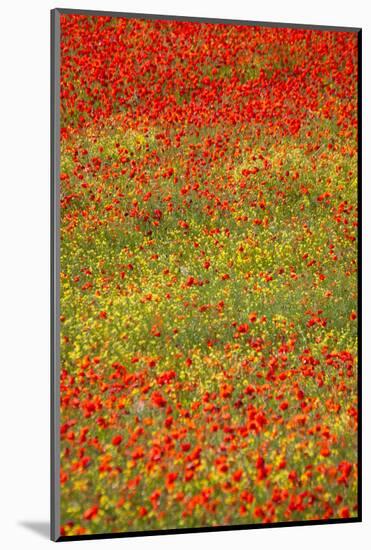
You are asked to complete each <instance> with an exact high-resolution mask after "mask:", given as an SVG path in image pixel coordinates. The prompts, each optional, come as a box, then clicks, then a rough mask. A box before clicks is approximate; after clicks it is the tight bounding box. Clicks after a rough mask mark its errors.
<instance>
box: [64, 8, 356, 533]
mask: <svg viewBox="0 0 371 550" xmlns="http://www.w3.org/2000/svg"><path fill="white" fill-rule="evenodd" d="M357 40H358V36H357V33H356V32H340V31H331V32H329V31H319V30H307V29H302V30H300V29H289V28H266V27H260V26H244V25H234V24H233V25H232V24H215V23H197V22H189V21H156V20H140V19H135V18H133V19H131V18H130V19H128V18H109V17H97V16H94V17H92V16H86V15H71V14H62V15H61V90H60V101H61V121H60V122H61V162H60V187H61V194H60V212H61V213H60V225H61V227H60V232H61V273H60V293H61V297H60V300H61V317H60V325H61V369H60V371H61V372H60V407H61V422H60V447H61V449H60V451H61V471H60V488H61V534H62V535H65V536H71V535H84V534H98V533H114V532H132V531H147V530H151V531H153V530H161V529H184V528H202V527H213V526H226V525H234V526H238V525H251V524H272V523H276V522H292V521H294V522H297V521H307V520H329V519H334V518H344V519H347V518H356V517H357V515H358V510H357V500H358V494H357V486H358V480H357V430H358V429H357V410H358V403H357V397H358V396H357V384H358V382H357V355H358V354H357V334H358V330H357V328H358V318H357V273H358V265H357V236H358V229H357V186H358V183H357V125H358V120H357V78H358V76H357V71H358V69H357V56H358V47H357Z"/></svg>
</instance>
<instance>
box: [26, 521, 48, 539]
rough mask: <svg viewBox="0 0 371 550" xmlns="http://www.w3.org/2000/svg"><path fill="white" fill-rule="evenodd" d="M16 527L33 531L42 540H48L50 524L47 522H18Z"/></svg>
mask: <svg viewBox="0 0 371 550" xmlns="http://www.w3.org/2000/svg"><path fill="white" fill-rule="evenodd" d="M18 525H21V526H22V527H25V528H26V529H29V530H30V531H33V532H34V533H36V534H37V535H39V536H40V537H42V538H43V539H49V538H50V523H49V522H48V521H20V522H18Z"/></svg>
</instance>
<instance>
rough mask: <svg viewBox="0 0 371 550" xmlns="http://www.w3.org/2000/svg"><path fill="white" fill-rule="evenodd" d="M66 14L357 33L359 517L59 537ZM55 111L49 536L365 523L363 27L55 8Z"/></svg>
mask: <svg viewBox="0 0 371 550" xmlns="http://www.w3.org/2000/svg"><path fill="white" fill-rule="evenodd" d="M63 14H73V15H86V16H108V17H115V18H129V19H130V18H131V19H146V20H166V21H186V22H198V23H225V24H231V25H246V26H260V27H271V28H289V29H308V30H319V31H338V32H354V33H356V34H357V39H358V87H357V89H358V98H357V100H358V101H357V103H358V159H357V172H358V173H357V176H358V197H357V199H358V208H359V224H358V242H357V254H358V319H357V323H358V325H357V327H358V328H357V330H358V416H359V424H358V449H357V453H358V471H359V477H358V515H357V517H352V518H344V519H343V518H334V519H328V520H303V521H288V522H276V523H264V524H248V525H225V526H217V527H196V528H180V529H165V530H156V531H151V530H149V531H133V532H115V533H100V534H87V535H74V536H61V535H60V487H59V468H60V457H59V454H60V442H59V434H60V414H59V403H60V383H59V376H60V341H59V338H60V322H59V317H60V284H59V277H60V223H59V221H60V206H59V193H60V183H59V178H60V38H61V31H60V16H61V15H63ZM50 58H51V96H50V97H51V100H50V103H51V111H50V117H51V118H50V142H51V143H50V145H51V147H50V158H51V168H50V173H51V186H50V197H51V202H50V206H51V212H50V227H51V240H50V257H51V285H50V286H51V296H50V305H51V314H50V326H51V334H50V342H51V360H50V364H51V370H50V380H51V387H50V392H51V409H50V418H51V423H50V425H51V431H50V442H51V446H50V455H51V458H50V460H51V469H50V472H51V503H50V510H51V512H50V518H51V520H50V537H51V540H53V541H56V542H63V541H74V540H89V539H109V538H123V537H146V536H155V535H166V534H186V533H197V532H217V531H237V530H249V529H262V528H263V529H267V528H276V527H295V526H310V525H324V524H328V525H334V524H341V523H358V522H361V521H362V29H361V28H357V27H338V26H325V25H312V24H294V23H277V22H262V21H248V20H234V19H217V18H202V17H188V16H187V17H186V16H177V15H163V14H162V15H154V14H143V13H123V12H114V11H99V10H82V9H66V8H55V9H53V10H51V55H50Z"/></svg>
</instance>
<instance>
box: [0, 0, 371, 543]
mask: <svg viewBox="0 0 371 550" xmlns="http://www.w3.org/2000/svg"><path fill="white" fill-rule="evenodd" d="M367 4H369V2H367V1H366V0H365V1H364V2H361V1H356V0H347V1H341V0H334V1H330V0H319V1H316V0H310V1H308V2H300V1H299V0H296V1H295V0H293V1H284V0H272V1H269V2H268V1H266V0H260V1H256V0H255V1H254V2H251V3H250V2H247V1H246V0H245V1H240V2H239V1H237V0H235V1H234V0H223V1H217V0H214V1H213V0H186V1H184V2H182V1H179V0H171V1H166V2H165V1H163V0H155V1H152V2H149V1H143V0H135V1H134V0H131V1H124V0H122V1H113V0H108V1H107V2H103V0H100V1H94V0H88V1H85V2H81V1H78V0H75V1H73V2H62V1H61V2H60V3H59V4H55V3H54V2H50V1H47V0H33V1H32V0H31V1H30V0H18V1H17V2H14V3H13V2H11V0H7V1H6V3H5V5H2V7H1V16H0V17H1V19H0V21H1V25H0V41H1V45H0V55H1V63H0V94H1V100H0V109H1V113H0V139H1V142H2V144H1V165H0V184H1V189H0V193H1V194H0V224H1V228H0V238H1V246H0V277H1V282H0V292H1V301H0V325H1V326H0V338H1V340H0V342H1V346H0V391H1V394H0V407H1V414H0V544H1V546H2V547H3V548H4V549H6V550H10V549H12V548H27V549H33V548H41V547H45V546H47V545H49V546H51V545H52V544H54V543H52V542H50V541H49V540H48V520H49V186H50V183H49V78H50V77H49V74H50V73H49V17H50V15H49V10H50V9H51V8H54V7H69V8H85V9H105V10H112V11H128V12H130V11H132V12H139V13H140V12H142V13H158V14H174V15H190V16H196V17H197V16H198V17H201V16H203V17H219V18H230V19H245V20H246V19H247V20H254V21H280V22H292V23H311V24H323V25H337V26H354V27H360V26H361V27H363V77H364V88H363V90H364V101H363V120H364V128H363V131H364V134H363V149H364V151H365V153H364V156H365V157H366V158H365V159H364V167H363V181H364V190H363V212H364V224H363V239H364V251H363V265H364V272H363V276H364V298H363V307H364V319H363V332H364V335H365V336H364V339H365V342H364V349H363V355H364V359H363V378H364V413H363V422H364V434H363V442H364V473H363V482H364V522H363V524H353V525H352V524H349V525H329V526H316V527H310V526H308V527H299V528H297V527H290V528H279V529H266V530H256V531H254V530H252V531H237V532H227V533H211V534H210V533H209V534H190V535H174V536H162V537H145V538H137V539H114V540H105V541H84V542H81V541H79V542H71V543H69V544H70V545H71V547H72V546H73V547H76V548H81V549H82V548H87V547H89V548H103V547H104V548H118V547H119V546H120V547H123V546H125V548H127V549H129V550H134V549H135V550H144V549H148V550H159V549H160V548H161V549H168V548H169V549H170V548H174V547H175V548H179V549H180V550H181V549H185V548H188V547H189V545H192V546H193V548H194V550H197V549H200V548H203V547H204V546H205V545H209V546H211V545H212V546H213V547H214V548H216V549H217V548H224V547H225V545H228V546H232V545H233V546H234V547H235V548H245V547H246V546H249V547H250V548H259V549H261V550H264V549H268V548H270V549H271V548H274V549H275V550H276V549H277V550H279V549H281V548H282V549H283V548H284V549H285V550H290V549H294V548H295V549H297V548H298V547H299V548H300V549H303V550H304V549H307V548H308V549H311V550H312V548H313V547H316V548H318V550H321V549H322V548H323V549H325V548H328V547H330V548H331V547H335V548H336V550H341V549H347V550H349V548H352V547H358V548H360V549H363V548H367V547H368V548H370V544H371V543H370V542H368V544H367V542H366V541H367V538H368V539H370V540H371V527H370V526H371V509H370V500H371V499H370V496H371V486H370V473H371V472H370V446H371V445H370V442H371V437H370V432H371V430H370V426H371V414H370V408H371V407H370V401H371V393H370V380H371V377H370V359H371V343H370V342H371V336H368V338H367V335H371V332H370V328H371V327H370V325H371V323H370V311H369V310H370V308H369V305H370V285H369V282H368V281H369V280H370V276H371V273H370V256H371V244H370V243H371V241H369V242H368V236H369V235H370V226H371V216H370V215H367V214H368V209H369V208H370V207H371V199H370V196H371V194H370V187H369V186H368V185H367V183H368V180H369V176H370V158H371V155H370V151H369V147H370V121H371V114H370V108H369V101H370V79H371V76H370V73H371V66H370V55H369V54H370V31H369V29H370V22H371V21H370V16H369V14H368V10H367ZM366 121H368V123H366ZM367 151H368V153H367ZM366 153H367V154H366Z"/></svg>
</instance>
